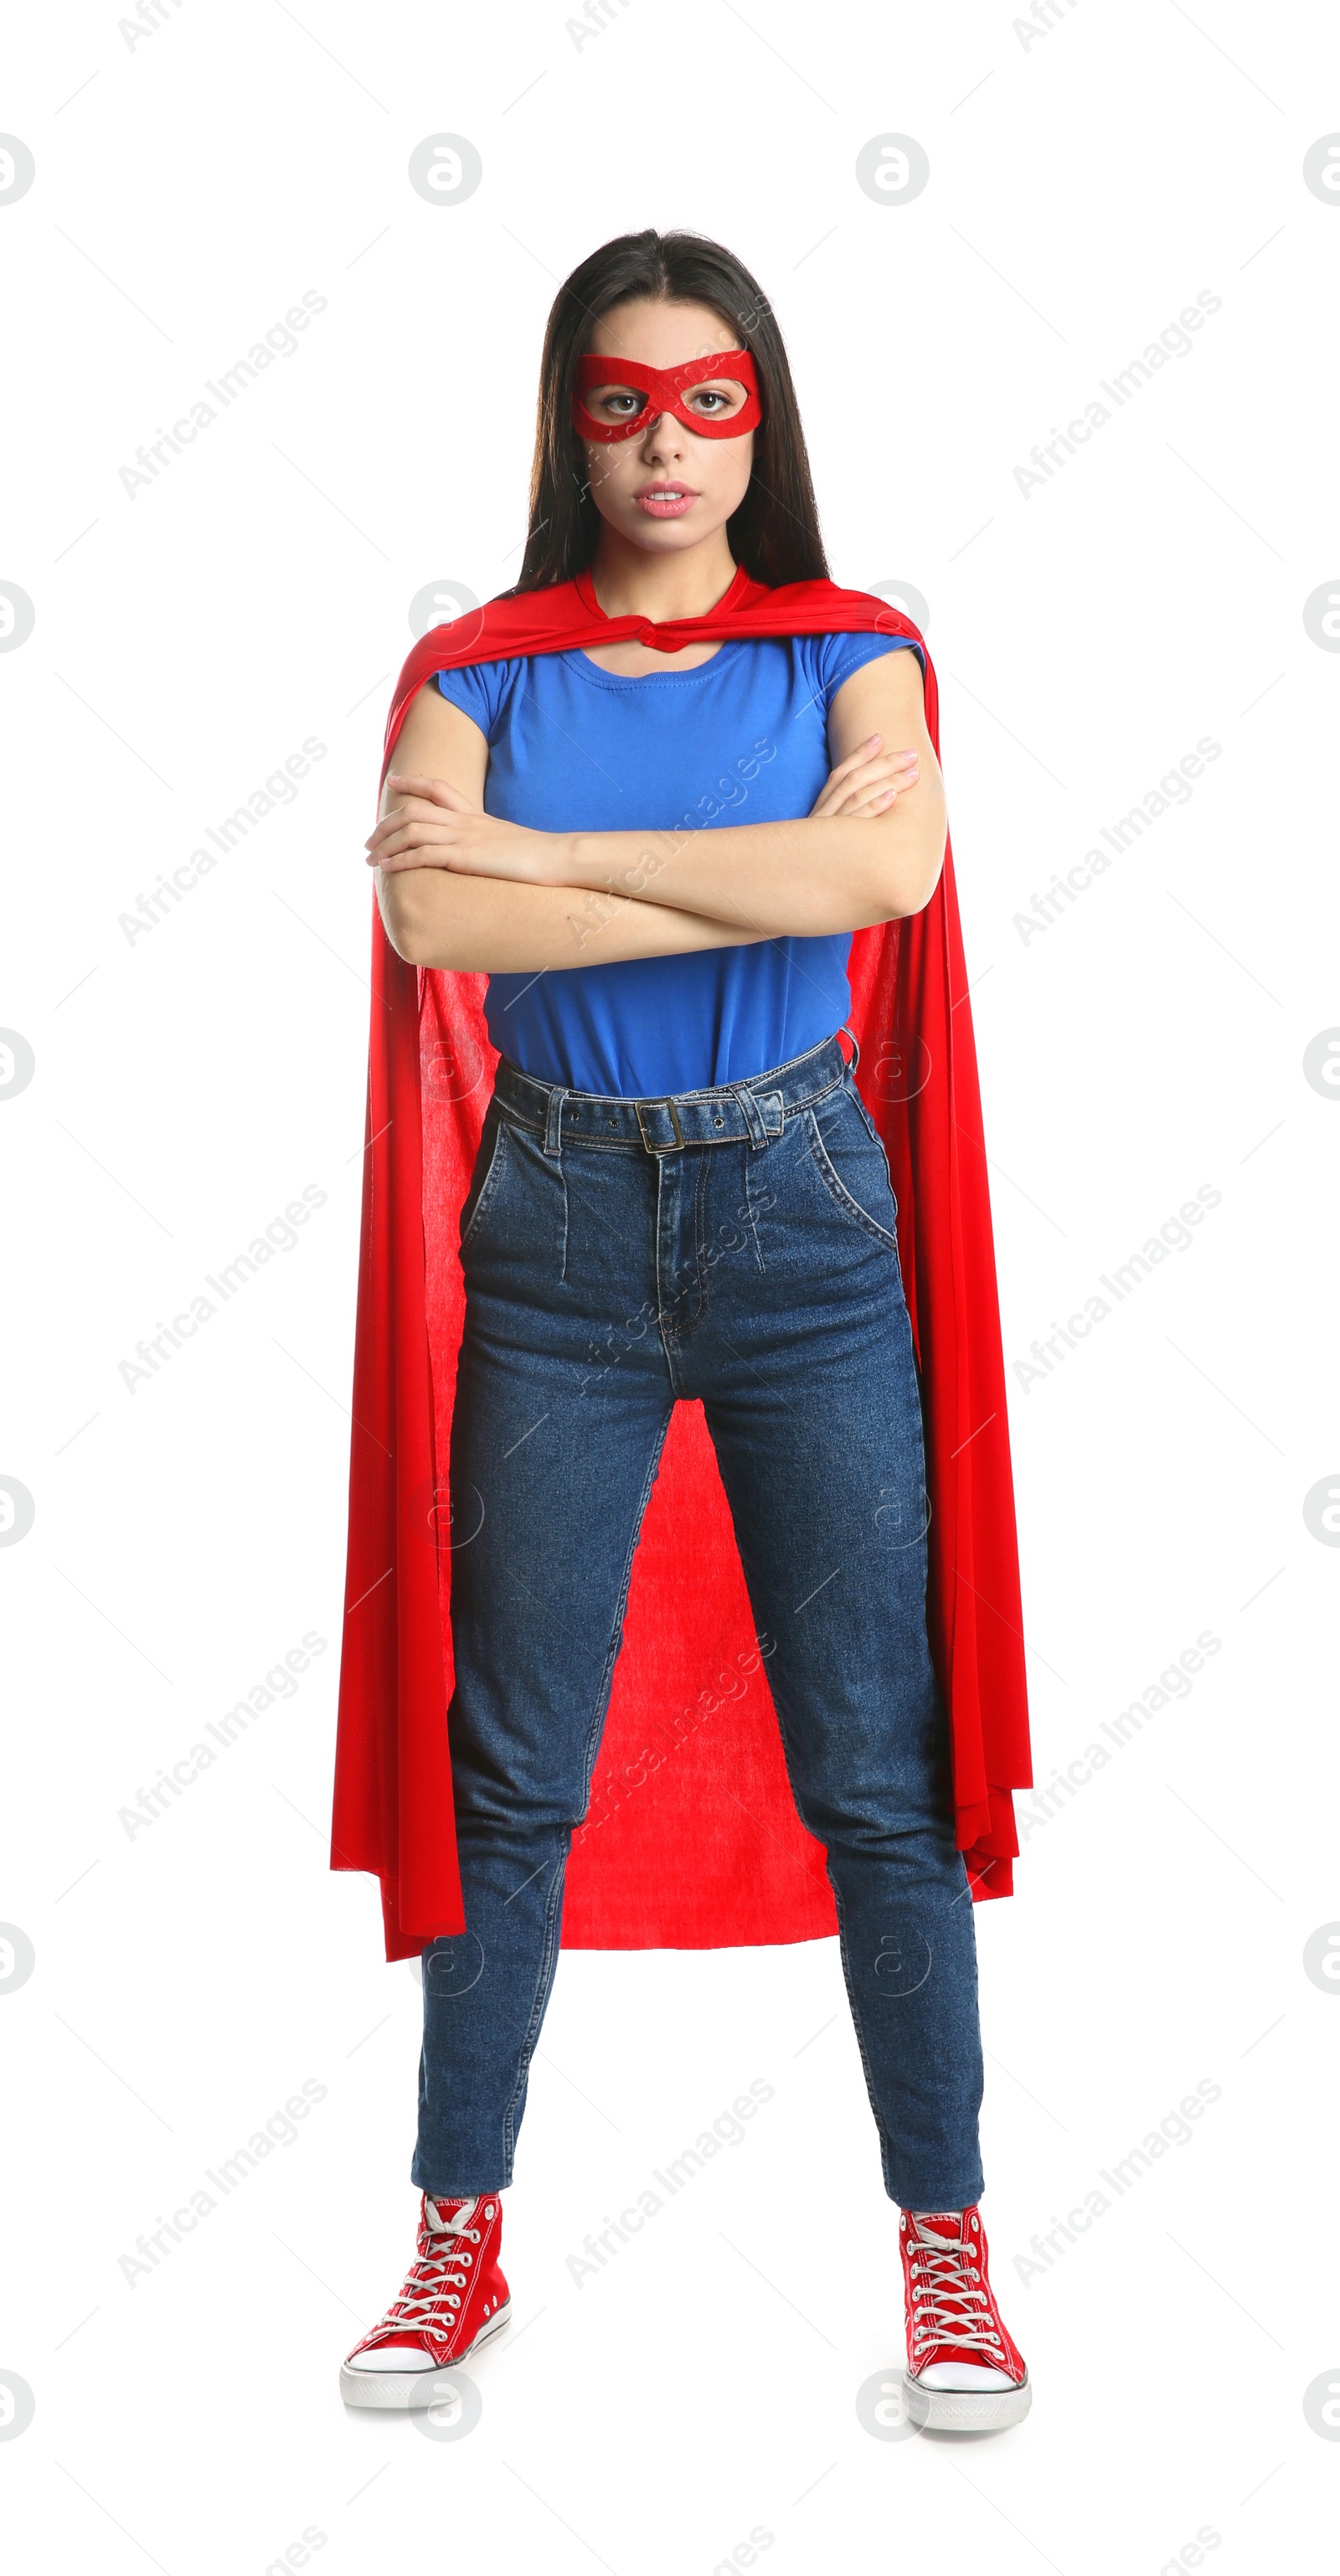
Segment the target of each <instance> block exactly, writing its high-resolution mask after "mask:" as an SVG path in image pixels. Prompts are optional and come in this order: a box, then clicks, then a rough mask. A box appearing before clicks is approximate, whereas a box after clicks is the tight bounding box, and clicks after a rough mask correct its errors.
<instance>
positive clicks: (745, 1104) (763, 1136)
mask: <svg viewBox="0 0 1340 2576" xmlns="http://www.w3.org/2000/svg"><path fill="white" fill-rule="evenodd" d="M733 1088H734V1092H735V1097H736V1099H737V1100H738V1101H739V1104H740V1115H741V1117H742V1118H743V1120H744V1123H745V1127H746V1129H747V1131H748V1135H749V1142H750V1145H751V1147H752V1148H753V1150H754V1152H755V1153H757V1151H758V1149H759V1147H760V1145H766V1143H767V1141H768V1131H767V1127H766V1126H765V1124H764V1120H763V1112H762V1110H761V1109H760V1108H759V1105H758V1102H757V1101H756V1100H755V1098H754V1095H753V1093H752V1091H751V1090H750V1088H749V1085H748V1083H746V1082H737V1083H736V1084H734V1086H733Z"/></svg>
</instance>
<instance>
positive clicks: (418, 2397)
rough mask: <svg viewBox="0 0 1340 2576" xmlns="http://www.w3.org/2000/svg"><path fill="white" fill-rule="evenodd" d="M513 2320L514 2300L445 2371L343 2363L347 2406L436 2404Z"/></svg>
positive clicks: (342, 2390)
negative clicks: (359, 2366)
mask: <svg viewBox="0 0 1340 2576" xmlns="http://www.w3.org/2000/svg"><path fill="white" fill-rule="evenodd" d="M511 2322H512V2302H511V2300H510V2299H508V2301H507V2302H506V2304H505V2306H503V2307H501V2308H495V2310H494V2312H493V2315H492V2316H491V2317H489V2318H488V2319H487V2320H486V2322H485V2323H484V2324H483V2325H482V2326H481V2327H480V2329H479V2332H478V2334H477V2335H476V2336H475V2339H474V2342H473V2343H468V2344H466V2346H465V2348H464V2350H463V2351H461V2352H458V2353H457V2354H456V2356H455V2358H454V2360H452V2361H449V2362H448V2363H447V2365H446V2367H445V2368H444V2369H442V2370H351V2369H350V2368H349V2364H348V2362H347V2361H346V2362H341V2364H340V2395H341V2397H342V2398H343V2399H344V2402H345V2405H346V2406H396V2407H399V2408H400V2409H401V2410H402V2412H403V2411H406V2410H408V2409H409V2408H410V2407H413V2406H433V2405H435V2404H436V2402H437V2400H438V2399H439V2398H440V2397H443V2396H445V2395H446V2393H447V2391H448V2389H449V2388H450V2387H451V2383H452V2378H453V2376H454V2374H455V2372H456V2371H457V2370H458V2369H459V2368H460V2365H461V2363H462V2362H463V2361H468V2360H469V2358H470V2356H471V2354H472V2353H476V2352H478V2350H479V2348H480V2345H481V2344H485V2343H488V2342H490V2341H491V2339H492V2337H493V2336H494V2335H496V2334H501V2333H502V2331H503V2328H504V2326H507V2325H510V2324H511Z"/></svg>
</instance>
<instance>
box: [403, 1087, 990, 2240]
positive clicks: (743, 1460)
mask: <svg viewBox="0 0 1340 2576" xmlns="http://www.w3.org/2000/svg"><path fill="white" fill-rule="evenodd" d="M461 1228H462V1259H463V1262H464V1267H465V1280H466V1323H465V1338H464V1343H463V1347H462V1352H461V1364H460V1377H459V1381H458V1384H457V1390H456V1402H455V1414H454V1421H453V1429H452V1448H451V1467H450V1474H451V1510H452V1546H453V1551H454V1553H453V1568H452V1631H453V1639H454V1644H455V1654H456V1688H455V1693H454V1696H453V1699H452V1703H451V1710H450V1719H449V1724H450V1734H451V1760H452V1774H453V1779H454V1782H455V1793H456V1820H457V1834H458V1837H459V1847H460V1864H461V1874H462V1880H463V1884H464V1891H465V1913H466V1925H467V1929H466V1931H465V1932H464V1933H462V1934H459V1935H457V1936H455V1937H453V1938H449V1939H443V1940H438V1941H434V1942H433V1943H431V1944H430V1946H429V1948H428V1949H427V1950H426V1951H425V1953H424V1958H423V2000H424V2042H423V2056H422V2060H421V2068H420V2086H419V2138H418V2147H417V2151H416V2154H415V2158H414V2163H413V2167H412V2179H413V2180H414V2182H415V2183H416V2184H418V2185H419V2186H420V2188H421V2189H424V2190H428V2191H432V2192H442V2193H468V2192H488V2191H499V2190H501V2189H502V2188H503V2186H504V2185H505V2184H506V2183H508V2182H510V2180H511V2176H512V2157H513V2148H514V2143H515V2138H516V2131H517V2128H518V2126H519V2124H520V2120H521V2116H522V2112H523V2110H524V2107H525V2099H526V2082H527V2075H528V2071H529V2066H530V2059H531V2053H532V2051H533V2049H534V2047H535V2044H536V2041H537V2039H538V2036H539V2031H540V2025H541V2022H542V2020H543V2017H544V2011H545V2006H546V2003H547V2002H548V1998H549V1990H550V1986H551V1984H552V1982H553V1975H554V1967H555V1963H556V1958H557V1951H558V1941H559V1925H560V1918H561V1911H562V1902H563V1873H564V1867H565V1863H566V1860H567V1854H568V1846H569V1843H570V1840H571V1836H572V1832H573V1828H574V1826H576V1825H578V1824H579V1823H580V1822H581V1820H582V1817H583V1815H584V1813H585V1810H586V1806H587V1800H588V1797H589V1793H590V1785H591V1775H592V1771H593V1769H594V1766H595V1760H596V1755H597V1752H598V1749H599V1745H600V1736H601V1729H602V1726H603V1723H604V1718H605V1710H606V1706H607V1703H608V1699H609V1692H610V1683H611V1678H612V1675H613V1670H614V1661H615V1657H616V1655H617V1653H618V1650H619V1640H620V1633H621V1627H622V1621H623V1613H624V1604H625V1599H626V1596H627V1590H628V1581H629V1574H630V1570H631V1567H632V1560H633V1551H634V1548H635V1546H636V1543H637V1537H638V1531H639V1527H640V1525H641V1520H642V1514H643V1511H644V1508H645V1506H646V1502H647V1497H648V1494H649V1493H650V1490H651V1486H652V1482H653V1480H654V1478H655V1475H656V1469H657V1463H658V1460H659V1458H660V1453H661V1446H662V1443H663V1441H664V1439H665V1435H666V1431H667V1428H668V1426H669V1422H670V1416H671V1412H672V1410H673V1407H674V1405H675V1402H676V1399H677V1398H680V1397H687V1398H695V1397H697V1398H701V1400H702V1404H703V1407H704V1411H705V1414H706V1419H707V1425H708V1429H709V1431H710V1434H711V1438H712V1441H713V1444H714V1446H715V1450H716V1455H717V1460H718V1463H719V1466H720V1470H721V1477H722V1482H723V1484H724V1486H725V1490H726V1494H727V1497H728V1500H729V1503H730V1508H731V1513H732V1516H733V1519H734V1525H735V1532H736V1537H737V1539H738V1542H739V1548H740V1556H741V1560H742V1563H743V1567H744V1573H745V1579H746V1581H747V1584H748V1587H749V1595H750V1600H751V1603H752V1607H753V1613H754V1620H755V1625H756V1627H757V1628H758V1629H759V1631H760V1632H762V1631H765V1630H766V1631H767V1632H768V1633H769V1636H770V1638H771V1639H772V1640H775V1645H774V1649H773V1652H772V1653H771V1655H770V1657H769V1661H768V1667H767V1669H768V1678H769V1681H770V1683H771V1687H772V1693H773V1698H774V1701H775V1703H776V1708H777V1715H778V1718H779V1721H780V1725H781V1732H782V1742H783V1747H784V1750H785V1754H786V1761H787V1766H788V1769H789V1773H790V1779H791V1785H792V1789H793V1792H794V1796H795V1801H796V1806H797V1809H798V1810H799V1813H800V1816H801V1819H802V1821H803V1822H804V1824H805V1825H807V1826H808V1828H809V1830H810V1832H811V1833H812V1834H814V1835H815V1836H816V1837H817V1838H818V1840H819V1842H820V1843H822V1845H823V1846H824V1849H825V1852H826V1854H827V1864H828V1876H829V1880H830V1882H831V1885H832V1888H833V1894H834V1897H835V1899H836V1906H837V1917H838V1925H839V1931H840V1936H841V1950H842V1963H843V1968H844V1971H845V1975H846V1981H847V1992H848V1995H849V1997H850V2001H851V2009H852V2016H853V2019H854V2021H855V2025H856V2034H857V2039H858V2042H859V2045H860V2050H861V2056H862V2060H863V2062H864V2066H865V2075H866V2083H867V2086H868V2088H869V2093H870V2100H871V2105H872V2108H873V2110H874V2114H875V2124H876V2127H877V2129H878V2132H879V2139H880V2146H881V2150H882V2155H883V2166H884V2180H885V2186H886V2189H887V2190H888V2192H889V2193H890V2195H891V2197H892V2198H894V2199H895V2200H897V2201H900V2202H901V2203H902V2204H903V2206H904V2207H907V2208H916V2209H962V2208H965V2207H967V2206H968V2205H969V2204H971V2203H972V2202H974V2201H975V2200H976V2199H977V2198H978V2197H979V2194H980V2192H981V2188H982V2171H981V2164H980V2161H979V2156H978V2143H977V2113H978V2108H979V2105H980V2102H981V2094H982V2057H981V2042H980V2038H979V2035H978V2023H977V1956H976V1947H975V1941H974V1931H973V1907H972V1900H971V1897H970V1895H969V1891H968V1881H967V1874H966V1871H965V1868H964V1863H963V1858H962V1855H961V1854H960V1853H959V1852H958V1851H957V1850H956V1848H955V1844H954V1833H953V1824H952V1818H951V1811H950V1801H949V1781H948V1750H947V1730H946V1723H945V1716H944V1709H943V1703H942V1700H941V1697H940V1693H939V1690H938V1687H937V1684H936V1680H935V1675H934V1672H933V1670H932V1666H931V1660H930V1654H929V1650H928V1647H927V1642H926V1616H925V1599H926V1544H925V1530H926V1521H927V1504H926V1497H925V1484H924V1465H923V1449H922V1425H921V1408H920V1396H919V1389H918V1384H917V1375H916V1365H915V1361H914V1358H913V1351H912V1335H911V1327H910V1324H909V1320H908V1313H907V1306H906V1303H905V1300H904V1297H903V1287H902V1278H901V1273H900V1270H899V1263H898V1251H897V1244H896V1241H895V1236H894V1202H893V1192H892V1189H891V1187H890V1183H889V1173H888V1165H887V1162H886V1160H885V1155H884V1149H883V1147H882V1145H881V1143H880V1141H879V1137H878V1135H877V1133H876V1130H875V1128H874V1127H873V1125H872V1124H871V1121H870V1119H869V1117H868V1115H867V1113H866V1111H865V1108H864V1106H863V1104H862V1102H861V1100H860V1098H859V1095H858V1093H857V1090H856V1086H855V1083H854V1082H853V1080H852V1076H851V1072H850V1070H849V1068H848V1066H847V1063H846V1059H845V1058H844V1056H843V1054H842V1050H841V1048H840V1047H839V1046H838V1044H837V1041H836V1039H832V1038H830V1039H828V1040H826V1041H825V1043H824V1044H823V1045H822V1046H821V1047H817V1048H814V1049H812V1050H811V1051H810V1052H809V1053H808V1054H807V1055H804V1056H799V1057H797V1058H795V1059H794V1061H793V1062H792V1063H790V1064H788V1065H783V1066H781V1067H780V1068H778V1069H777V1070H776V1071H774V1072H770V1073H766V1074H761V1075H758V1076H756V1077H755V1078H754V1079H753V1080H752V1081H751V1082H750V1083H749V1084H748V1085H742V1084H734V1085H731V1086H729V1087H726V1086H723V1087H721V1088H719V1089H713V1090H705V1091H701V1092H693V1093H687V1094H684V1095H681V1096H680V1097H679V1098H677V1099H675V1100H672V1101H640V1102H634V1101H631V1100H617V1099H616V1100H599V1099H596V1098H594V1097H592V1096H591V1095H590V1094H588V1093H580V1092H564V1091H561V1090H559V1089H557V1088H554V1087H551V1086H550V1085H548V1084H546V1083H542V1082H537V1081H535V1080H533V1079H532V1078H531V1077H530V1076H528V1075H525V1074H522V1073H519V1072H518V1071H517V1070H516V1068H515V1067H514V1066H512V1065H510V1064H508V1063H507V1061H506V1060H505V1059H504V1061H503V1063H502V1064H501V1065H500V1067H499V1070H498V1076H497V1083H496V1088H495V1092H494V1097H493V1100H492V1102H491V1104H490V1107H489V1110H488V1114H487V1116H486V1119H485V1122H484V1130H483V1136H482V1140H481V1143H480V1149H479V1158H478V1162H477V1164H476V1167H475V1173H474V1178H473V1180H472V1183H471V1187H470V1191H469V1194H468V1196H467V1199H466V1203H465V1207H464V1210H463V1211H462V1218H461ZM680 1865H682V1866H685V1867H688V1868H691V1867H692V1865H693V1855H692V1852H691V1851H689V1852H687V1853H686V1854H685V1855H683V1859H682V1862H681V1864H680Z"/></svg>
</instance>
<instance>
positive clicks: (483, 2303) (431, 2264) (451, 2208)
mask: <svg viewBox="0 0 1340 2576" xmlns="http://www.w3.org/2000/svg"><path fill="white" fill-rule="evenodd" d="M501 2234H502V2207H501V2203H500V2201H499V2199H498V2195H497V2193H496V2192H494V2193H493V2194H492V2196H491V2197H488V2198H485V2197H483V2196H480V2197H476V2198H475V2199H473V2200H430V2199H429V2197H428V2194H427V2192H425V2193H424V2195H423V2201H422V2205H421V2207H420V2211H419V2244H418V2259H417V2261H416V2262H414V2263H412V2264H411V2265H410V2268H409V2271H408V2272H407V2274H406V2276H405V2286H404V2288H403V2290H402V2291H401V2293H400V2295H399V2297H398V2298H396V2299H393V2300H392V2301H391V2304H390V2306H389V2308H388V2309H387V2311H386V2314H385V2316H384V2317H383V2318H382V2321H381V2323H380V2325H376V2326H373V2328H372V2330H371V2332H370V2333H369V2334H365V2335H364V2337H363V2340H362V2342H361V2343H357V2344H355V2346H354V2348H353V2351H352V2352H351V2353H350V2355H349V2357H348V2359H347V2361H346V2362H345V2363H344V2365H343V2368H342V2369H341V2371H340V2395H341V2396H342V2398H343V2399H344V2402H345V2404H346V2406H431V2405H432V2404H433V2402H434V2400H435V2399H436V2398H438V2397H440V2396H441V2394H442V2391H443V2387H444V2386H445V2384H446V2382H447V2380H448V2378H449V2375H450V2373H451V2372H452V2371H453V2370H454V2369H455V2367H456V2364H457V2363H458V2362H461V2361H464V2359H465V2356H466V2354H467V2353H468V2352H477V2351H478V2349H479V2346H480V2345H481V2344H482V2343H487V2341H488V2339H489V2336H490V2335H495V2334H501V2332H502V2329H503V2327H504V2326H505V2325H506V2324H507V2322H508V2319H509V2318H510V2316H511V2313H512V2302H511V2298H510V2296H509V2293H508V2288H507V2283H506V2281H505V2280H504V2279H503V2276H502V2273H501V2271H500V2270H499V2268H498V2243H499V2238H500V2236H501ZM439 2373H440V2374H441V2377H440V2378H439V2376H438V2374H439Z"/></svg>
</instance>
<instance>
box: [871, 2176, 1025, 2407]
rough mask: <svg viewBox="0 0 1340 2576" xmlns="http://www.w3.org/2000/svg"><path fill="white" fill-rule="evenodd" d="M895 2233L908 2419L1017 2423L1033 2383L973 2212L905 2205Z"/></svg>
mask: <svg viewBox="0 0 1340 2576" xmlns="http://www.w3.org/2000/svg"><path fill="white" fill-rule="evenodd" d="M899 2234H900V2241H901V2244H902V2250H903V2298H904V2306H905V2311H906V2321H907V2368H906V2370H905V2371H904V2372H903V2400H904V2403H905V2405H906V2407H907V2412H908V2416H909V2419H910V2420H911V2422H912V2423H914V2424H928V2425H930V2426H932V2427H933V2428H934V2429H936V2430H939V2431H949V2432H956V2433H986V2432H992V2431H994V2430H995V2429H997V2428H998V2427H999V2426H1001V2425H1003V2424H1018V2423H1019V2422H1020V2421H1021V2420H1022V2418H1023V2417H1024V2416H1025V2415H1026V2414H1027V2413H1028V2410H1029V2407H1030V2406H1031V2405H1032V2403H1033V2391H1032V2388H1031V2387H1030V2385H1029V2379H1028V2372H1027V2370H1026V2368H1025V2366H1024V2358H1023V2354H1022V2353H1021V2352H1020V2350H1019V2348H1018V2345H1017V2344H1016V2343H1015V2342H1014V2341H1013V2340H1012V2338H1011V2336H1010V2335H1009V2333H1008V2332H1007V2331H1006V2327H1005V2323H1004V2320H1003V2318H1002V2316H1001V2313H1000V2310H999V2308H998V2307H997V2305H996V2297H995V2292H994V2290H993V2289H992V2287H991V2282H990V2278H989V2276H988V2273H987V2268H986V2234H985V2231H984V2229H983V2226H982V2221H981V2214H980V2212H979V2211H978V2210H976V2209H963V2210H958V2209H933V2210H920V2211H918V2210H909V2209H905V2210H904V2211H903V2214H902V2225H901V2228H900V2231H899Z"/></svg>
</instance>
